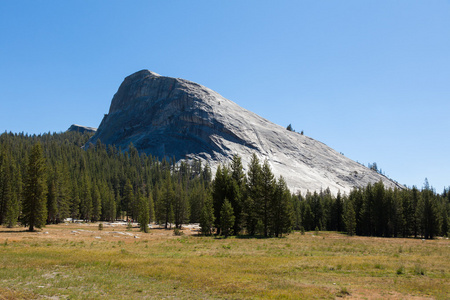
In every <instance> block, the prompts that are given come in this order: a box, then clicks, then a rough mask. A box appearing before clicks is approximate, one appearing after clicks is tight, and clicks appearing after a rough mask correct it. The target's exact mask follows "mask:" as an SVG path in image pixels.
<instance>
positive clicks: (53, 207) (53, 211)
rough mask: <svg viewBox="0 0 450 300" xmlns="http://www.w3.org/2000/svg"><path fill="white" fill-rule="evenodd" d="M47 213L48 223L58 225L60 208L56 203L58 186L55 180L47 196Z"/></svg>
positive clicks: (51, 183)
mask: <svg viewBox="0 0 450 300" xmlns="http://www.w3.org/2000/svg"><path fill="white" fill-rule="evenodd" d="M47 212H48V221H47V222H48V223H53V224H55V223H56V216H57V215H58V206H57V203H56V184H55V181H54V180H51V181H50V184H49V187H48V194H47Z"/></svg>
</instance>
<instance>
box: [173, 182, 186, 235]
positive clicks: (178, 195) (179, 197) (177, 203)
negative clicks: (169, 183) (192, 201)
mask: <svg viewBox="0 0 450 300" xmlns="http://www.w3.org/2000/svg"><path fill="white" fill-rule="evenodd" d="M174 196H175V197H174V201H173V213H174V221H175V227H176V228H179V229H181V225H182V224H186V223H188V222H189V202H188V199H187V197H186V193H185V192H184V190H183V188H182V185H181V184H180V183H177V184H176V187H175V195H174Z"/></svg>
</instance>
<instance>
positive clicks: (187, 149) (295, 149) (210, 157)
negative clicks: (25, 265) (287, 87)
mask: <svg viewBox="0 0 450 300" xmlns="http://www.w3.org/2000/svg"><path fill="white" fill-rule="evenodd" d="M97 139H100V140H101V141H102V142H103V143H106V144H115V145H116V146H118V147H119V146H120V147H121V148H122V149H123V150H126V149H127V148H128V146H129V145H130V143H133V145H134V146H135V147H136V148H137V149H138V150H139V151H141V152H145V153H147V154H151V155H153V156H157V157H159V158H160V159H161V158H162V157H168V158H172V157H175V159H176V160H181V159H187V160H192V159H198V160H201V161H202V162H203V163H206V164H209V165H210V166H211V169H212V170H213V171H215V169H216V168H217V166H218V165H219V164H227V163H229V162H230V160H231V157H232V156H233V155H234V154H238V155H240V156H241V157H242V162H243V165H244V167H247V165H248V163H249V162H250V158H251V155H252V154H253V153H255V154H256V155H257V156H258V157H259V158H260V160H261V161H263V160H265V159H267V160H268V162H269V164H270V166H271V167H272V170H273V172H274V174H275V175H276V176H277V177H278V176H280V175H282V176H283V177H284V178H285V180H286V182H287V184H288V186H289V187H290V188H291V189H292V190H294V191H295V190H298V191H301V192H306V191H307V190H309V191H315V190H320V189H326V188H327V187H328V188H330V190H331V191H332V192H333V193H337V192H338V191H341V192H349V191H350V190H351V189H352V188H353V187H362V186H365V185H367V183H369V182H377V181H379V180H382V181H383V182H384V183H385V185H387V186H388V187H389V186H390V187H393V186H396V183H395V182H392V181H391V180H389V179H387V178H386V177H384V176H382V175H380V174H378V173H376V172H374V171H372V170H369V169H368V168H366V167H364V166H362V165H360V164H358V163H356V162H354V161H352V160H350V159H348V158H347V157H345V156H343V155H342V154H340V153H338V152H336V151H334V150H333V149H331V148H330V147H328V146H326V145H325V144H323V143H321V142H318V141H316V140H314V139H312V138H309V137H307V136H304V135H301V134H299V133H296V132H291V131H288V130H286V129H285V128H284V127H282V126H279V125H276V124H274V123H272V122H270V121H268V120H266V119H264V118H262V117H260V116H258V115H256V114H254V113H252V112H250V111H248V110H246V109H244V108H242V107H240V106H239V105H237V104H236V103H234V102H232V101H230V100H228V99H225V98H224V97H222V96H221V95H219V94H218V93H216V92H214V91H213V90H211V89H208V88H206V87H204V86H202V85H199V84H197V83H194V82H191V81H188V80H184V79H179V78H171V77H165V76H161V75H159V74H156V73H154V72H151V71H148V70H142V71H139V72H136V73H134V74H132V75H130V76H128V77H126V78H125V80H124V81H123V83H122V84H121V85H120V87H119V90H118V91H117V93H116V94H115V95H114V97H113V99H112V102H111V107H110V110H109V113H108V114H107V115H105V117H104V118H103V120H102V122H101V124H100V126H99V128H98V130H97V132H96V134H95V135H94V136H93V137H92V139H91V141H90V142H91V143H94V144H95V141H96V140H97Z"/></svg>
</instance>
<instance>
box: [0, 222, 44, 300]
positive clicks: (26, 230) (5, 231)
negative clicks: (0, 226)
mask: <svg viewBox="0 0 450 300" xmlns="http://www.w3.org/2000/svg"><path fill="white" fill-rule="evenodd" d="M19 232H38V231H37V230H34V231H29V230H28V229H24V230H0V233H19ZM0 299H1V298H0Z"/></svg>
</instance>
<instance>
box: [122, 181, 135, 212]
mask: <svg viewBox="0 0 450 300" xmlns="http://www.w3.org/2000/svg"><path fill="white" fill-rule="evenodd" d="M133 202H134V191H133V185H132V184H131V181H130V179H127V182H126V184H125V187H124V191H123V198H122V203H121V208H122V211H124V212H125V214H126V215H125V216H126V217H127V220H128V217H130V218H132V217H133V216H132V206H133Z"/></svg>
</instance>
